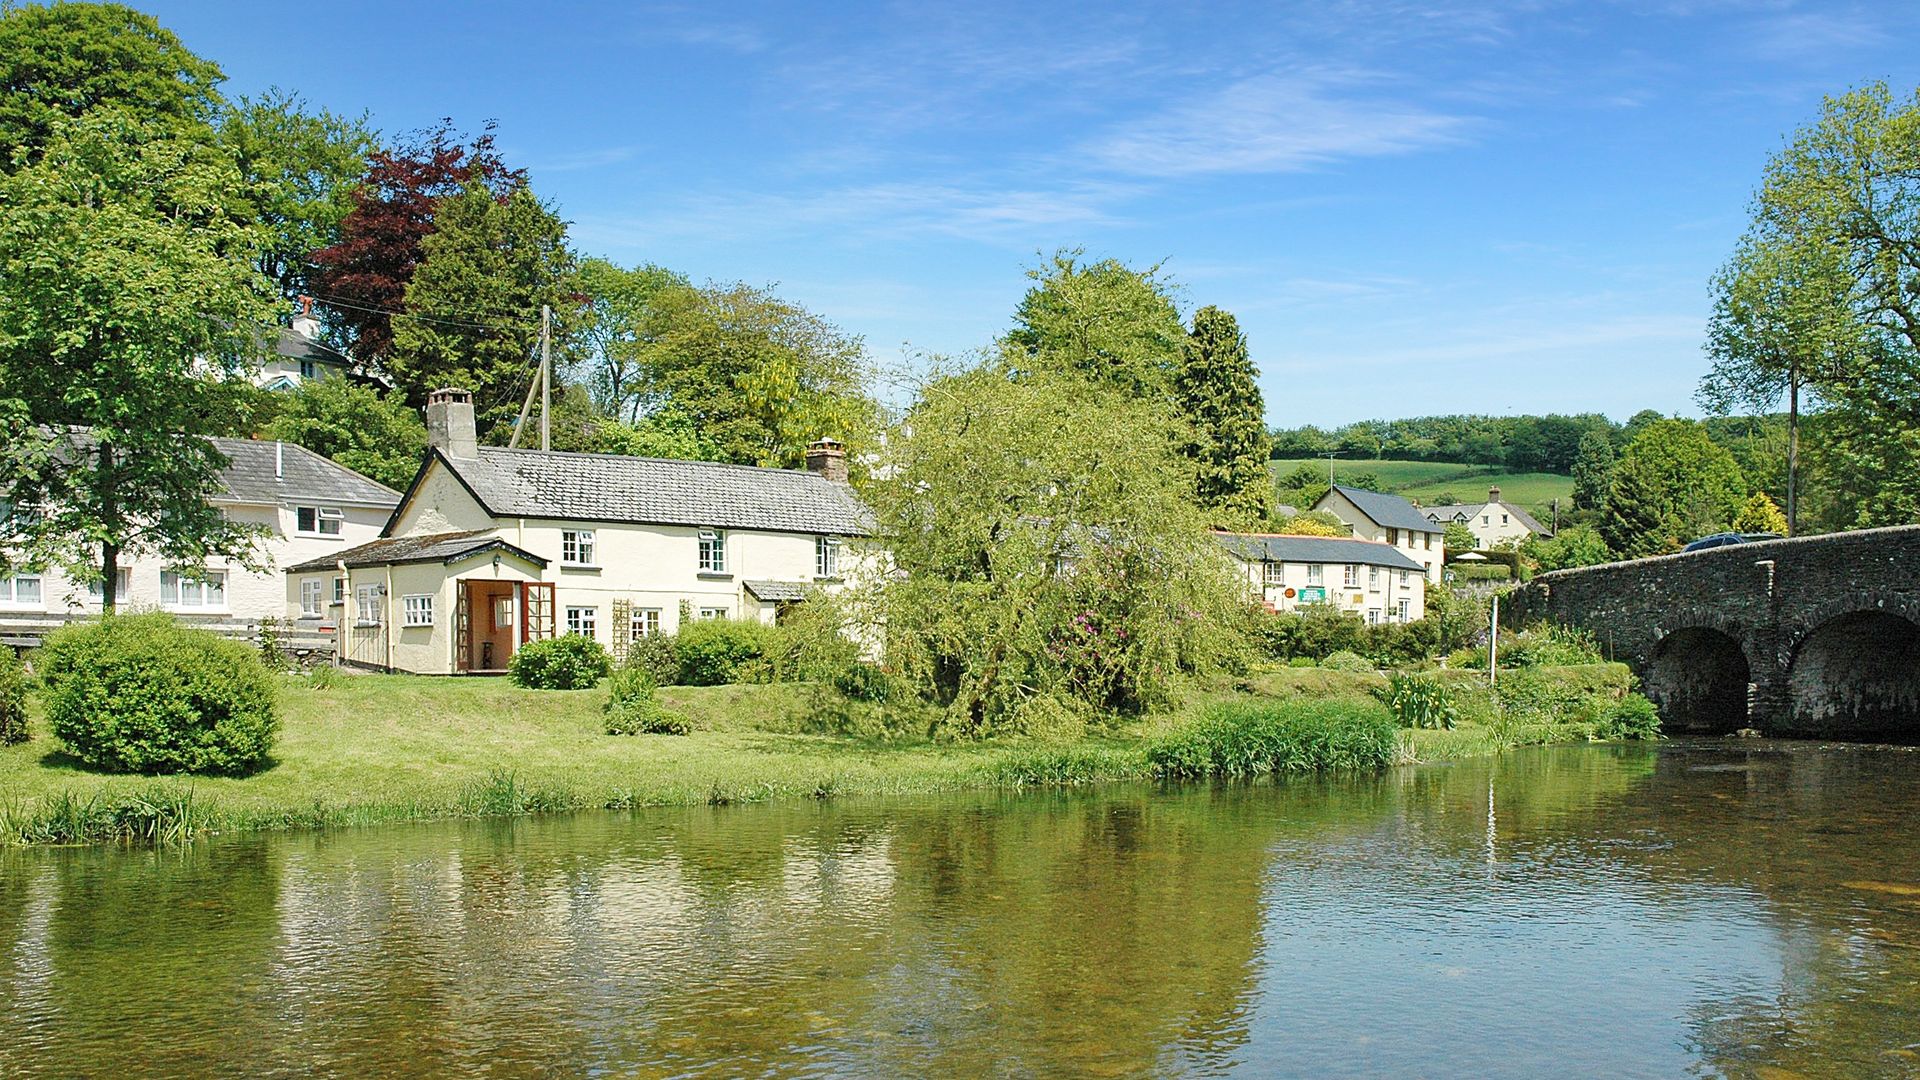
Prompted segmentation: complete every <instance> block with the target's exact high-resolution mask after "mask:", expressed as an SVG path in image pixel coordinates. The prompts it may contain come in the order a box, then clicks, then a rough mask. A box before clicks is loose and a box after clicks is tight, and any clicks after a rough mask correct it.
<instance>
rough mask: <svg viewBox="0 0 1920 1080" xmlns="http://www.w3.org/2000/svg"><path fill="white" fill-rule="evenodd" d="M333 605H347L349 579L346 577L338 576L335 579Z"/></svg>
mask: <svg viewBox="0 0 1920 1080" xmlns="http://www.w3.org/2000/svg"><path fill="white" fill-rule="evenodd" d="M331 606H333V607H346V606H347V579H346V578H343V577H337V578H334V579H333V600H332V601H331Z"/></svg>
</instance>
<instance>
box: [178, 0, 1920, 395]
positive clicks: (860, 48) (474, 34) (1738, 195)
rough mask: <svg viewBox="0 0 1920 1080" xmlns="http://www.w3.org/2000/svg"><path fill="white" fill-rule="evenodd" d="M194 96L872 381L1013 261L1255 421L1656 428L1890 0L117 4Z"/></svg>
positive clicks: (1007, 305)
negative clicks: (866, 372) (1199, 345)
mask: <svg viewBox="0 0 1920 1080" xmlns="http://www.w3.org/2000/svg"><path fill="white" fill-rule="evenodd" d="M148 9H149V10H151V11H153V13H154V14H156V15H157V16H158V17H159V18H160V19H161V21H162V22H163V23H165V24H166V25H167V26H169V27H170V28H172V29H173V30H174V31H175V32H176V33H178V34H180V36H181V37H182V38H183V39H184V40H185V41H186V43H187V44H188V46H189V47H191V48H192V49H194V50H195V51H197V52H199V53H200V54H201V55H203V56H206V57H208V58H210V59H213V60H215V61H216V62H218V63H219V64H220V65H221V66H222V67H223V68H224V69H225V71H226V72H227V74H228V76H229V78H230V82H229V84H228V86H227V89H228V90H229V92H233V93H252V92H257V91H259V90H261V89H264V88H266V87H268V86H275V85H278V86H281V87H285V88H288V89H292V90H297V91H299V92H301V93H303V94H305V95H306V96H307V97H308V99H309V100H311V101H312V102H314V103H316V104H321V105H325V106H327V107H330V108H333V109H336V110H340V111H347V112H356V113H357V112H359V111H361V110H363V109H364V110H366V111H368V112H370V113H371V115H372V119H373V122H374V124H375V125H376V126H377V127H379V128H380V129H382V130H383V131H386V132H390V133H397V132H404V131H408V130H411V129H415V128H418V127H421V126H424V125H427V124H430V123H432V122H433V121H435V120H436V119H438V118H439V117H442V116H450V117H452V118H453V119H454V120H455V122H456V123H458V124H459V125H461V126H463V127H465V128H467V129H469V130H474V129H477V128H479V126H480V125H481V124H482V123H483V122H484V121H486V120H489V119H492V120H497V121H498V122H499V140H500V145H501V146H502V148H503V150H504V151H505V153H506V154H507V156H508V157H509V159H510V160H512V161H513V162H515V163H517V164H523V165H525V166H527V167H528V168H529V169H530V170H531V172H532V175H533V180H534V184H535V187H536V189H537V190H538V191H539V192H540V193H541V194H542V195H543V196H544V197H546V198H547V199H549V200H550V201H552V202H553V203H555V204H556V205H557V207H558V208H559V210H560V211H561V213H562V214H563V215H564V216H565V217H566V218H567V219H569V220H570V221H571V222H572V223H573V225H572V231H573V237H574V241H575V244H576V246H577V247H578V248H579V249H580V250H581V251H582V252H584V253H587V254H593V255H603V256H606V257H609V258H612V259H614V260H616V261H619V262H623V263H634V262H643V261H650V262H656V263H660V264H662V265H665V266H669V267H673V268H675V269H677V270H680V271H682V272H685V273H687V274H689V275H691V276H693V277H694V278H696V279H707V278H710V279H716V280H726V281H732V280H745V281H748V282H751V283H754V284H769V283H773V284H777V286H778V288H779V291H780V292H781V293H782V294H783V295H785V296H788V297H790V298H792V299H794V300H797V301H799V302H801V303H803V304H805V305H806V306H808V307H809V308H811V309H813V310H815V311H817V312H819V313H820V314H822V315H824V316H826V317H827V318H829V319H831V320H833V321H834V322H836V323H838V324H840V325H841V326H843V327H845V328H846V329H848V330H850V331H852V332H855V333H858V334H861V335H863V336H864V337H865V338H866V340H867V342H868V345H869V347H870V348H871V349H872V351H873V353H874V355H875V357H876V359H877V360H878V361H879V362H880V363H881V364H883V365H900V364H903V363H905V362H907V358H909V357H911V356H913V355H915V354H917V353H946V354H953V353H960V352H964V351H966V350H968V349H972V348H976V347H979V346H982V345H984V344H986V343H987V342H989V341H991V340H992V339H993V338H994V337H995V336H996V335H997V334H999V333H1001V332H1002V331H1004V330H1005V329H1006V328H1007V325H1008V320H1009V318H1010V314H1011V312H1012V310H1013V308H1014V305H1015V303H1016V302H1017V301H1018V299H1019V297H1020V294H1021V293H1022V291H1023V290H1024V289H1025V287H1026V284H1027V282H1026V281H1025V279H1024V277H1023V276H1022V274H1023V270H1024V269H1025V268H1026V267H1029V266H1032V265H1034V264H1035V263H1036V262H1037V261H1038V258H1039V253H1041V252H1047V251H1051V250H1053V249H1055V248H1058V247H1063V246H1070V247H1084V248H1086V249H1087V251H1088V252H1089V254H1091V255H1095V256H1107V255H1112V256H1116V257H1118V258H1121V259H1123V260H1125V261H1127V262H1129V263H1133V264H1135V265H1147V264H1152V263H1156V262H1158V263H1163V264H1164V266H1165V272H1166V273H1167V274H1168V275H1169V276H1170V277H1172V278H1173V279H1174V280H1176V281H1178V282H1179V283H1180V284H1181V286H1182V296H1181V299H1182V302H1183V307H1184V308H1185V310H1187V311H1191V309H1192V308H1194V307H1197V306H1200V305H1203V304H1208V303H1212V304H1218V305H1220V306H1222V307H1224V308H1227V309H1228V310H1230V311H1233V312H1234V313H1235V314H1237V315H1238V316H1239V317H1240V320H1241V323H1242V325H1243V326H1244V327H1245V329H1246V331H1247V334H1248V337H1249V339H1250V342H1251V345H1252V349H1253V355H1254V358H1255V360H1256V362H1257V363H1258V364H1259V367H1260V370H1261V376H1262V389H1263V391H1264V393H1265V395H1266V400H1267V411H1268V416H1269V419H1270V420H1271V421H1272V422H1273V423H1275V424H1280V425H1289V426H1290V425H1294V424H1301V423H1309V422H1311V423H1321V424H1336V423H1343V422H1346V421H1350V420H1356V419H1365V418H1370V417H1383V418H1391V417H1398V416H1409V415H1422V414H1429V413H1438V412H1495V413H1504V412H1543V411H1562V412H1572V411H1588V410H1597V411H1602V412H1606V413H1609V414H1611V415H1613V416H1615V417H1616V418H1624V417H1625V416H1627V415H1628V414H1630V413H1632V412H1634V411H1636V410H1638V409H1641V408H1655V409H1660V410H1663V411H1673V410H1686V411H1689V412H1690V411H1692V392H1693V386H1694V384H1695V381H1696V379H1697V378H1698V375H1699V373H1700V371H1701V369H1702V368H1703V366H1704V363H1703V361H1702V360H1701V358H1700V340H1701V332H1702V326H1703V323H1704V319H1705V314H1706V310H1707V303H1708V300H1707V279H1708V277H1709V275H1711V273H1712V272H1713V270H1714V269H1715V267H1716V266H1717V265H1718V264H1719V263H1720V262H1721V260H1722V259H1723V258H1724V257H1725V255H1726V254H1727V252H1728V250H1729V249H1730V247H1731V245H1732V242H1733V240H1734V238H1735V237H1736V236H1737V235H1738V233H1739V232H1740V229H1741V227H1742V225H1743V223H1744V212H1745V207H1746V202H1747V199H1748V196H1749V194H1750V192H1751V191H1752V188H1753V186H1754V184H1755V183H1756V181H1757V180H1758V178H1759V176H1760V173H1761V169H1762V167H1763V166H1764V164H1765V162H1766V160H1767V158H1768V156H1769V155H1770V154H1772V153H1773V152H1774V151H1775V150H1776V149H1778V148H1779V146H1780V145H1781V143H1782V141H1783V139H1784V138H1785V136H1786V135H1787V134H1788V133H1789V132H1790V131H1791V130H1792V129H1793V128H1795V127H1796V126H1798V125H1800V124H1802V123H1804V122H1806V121H1807V120H1809V119H1810V118H1812V117H1813V116H1814V115H1815V113H1816V111H1817V109H1818V107H1819V102H1820V99H1821V97H1822V95H1824V94H1828V93H1835V92H1839V91H1842V90H1845V89H1847V88H1850V87H1853V86H1857V85H1860V84H1862V83H1865V82H1869V81H1873V80H1885V81H1887V82H1889V83H1890V84H1892V85H1893V87H1894V88H1895V90H1896V92H1901V93H1908V92H1911V91H1912V90H1913V88H1914V87H1915V86H1916V85H1920V52H1916V51H1915V50H1914V49H1913V47H1912V44H1913V42H1914V41H1915V40H1916V39H1920V35H1916V30H1920V5H1914V4H1910V3H1895V2H1887V3H1880V4H1801V3H1790V2H1778V3H1751V4H1744V3H1741V4H1737V3H1717V2H1713V0H1693V2H1688V0H1676V2H1671V3H1643V4H1642V3H1613V4H1609V3H1594V2H1573V3H1556V2H1552V0H1525V2H1504V0H1483V2H1473V3H1466V2H1463V3H1459V4H1434V3H1420V2H1395V0H1382V2H1366V0H1361V2H1352V3H1341V2H1337V0H1321V2H1311V3H1306V2H1303V3H1250V4H1245V5H1235V4H1218V5H1211V6H1206V7H1202V6H1199V5H1167V4H1141V5H1130V4H1126V3H1108V4H1102V5H1099V6H1098V7H1097V8H1096V7H1094V6H1092V5H1051V4H1041V3H1031V2H1029V3H1010V4H968V5H951V4H919V5H916V4H899V5H860V4H817V5H803V4H797V3H786V4H767V5H756V4H750V3H733V4H726V5H704V4H690V5H654V6H647V5H639V4H618V5H615V4H605V5H585V4H538V5H536V4H512V5H509V4H487V3H473V4H459V5H455V4H441V5H428V4H414V3H407V2H401V3H395V2H391V0H389V2H386V3H380V4H362V3H335V4H327V5H298V6H296V5H277V4H276V5H269V4H261V3H257V2H252V3H225V2H210V0H196V2H192V3H161V4H150V5H148Z"/></svg>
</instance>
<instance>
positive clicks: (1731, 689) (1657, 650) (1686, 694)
mask: <svg viewBox="0 0 1920 1080" xmlns="http://www.w3.org/2000/svg"><path fill="white" fill-rule="evenodd" d="M1752 680H1753V673H1752V668H1751V666H1750V665H1749V664H1748V663H1747V653H1746V650H1745V649H1744V648H1742V647H1741V645H1740V641H1739V639H1737V638H1735V637H1734V636H1733V635H1731V634H1728V633H1727V632H1726V631H1724V630H1718V629H1715V628H1713V627H1709V626H1683V627H1680V628H1679V629H1677V630H1674V631H1673V632H1671V633H1669V634H1667V635H1666V636H1665V637H1662V638H1661V639H1660V640H1659V642H1657V643H1656V644H1655V645H1654V647H1653V652H1652V655H1651V657H1650V658H1649V659H1648V661H1647V664H1646V678H1645V682H1646V690H1647V696H1648V697H1649V698H1651V699H1653V702H1654V704H1655V705H1658V706H1659V707H1660V719H1661V723H1662V724H1663V725H1664V726H1665V727H1666V729H1667V730H1668V731H1673V732H1682V733H1686V734H1691V735H1726V734H1730V733H1732V732H1735V731H1738V730H1740V729H1741V728H1743V727H1746V726H1747V684H1748V683H1749V682H1751V681H1752Z"/></svg>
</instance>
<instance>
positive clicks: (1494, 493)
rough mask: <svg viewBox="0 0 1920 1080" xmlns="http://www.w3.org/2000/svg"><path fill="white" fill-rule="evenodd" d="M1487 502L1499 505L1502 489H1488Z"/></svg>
mask: <svg viewBox="0 0 1920 1080" xmlns="http://www.w3.org/2000/svg"><path fill="white" fill-rule="evenodd" d="M1487 501H1488V502H1490V503H1497V502H1499V501H1500V489H1499V488H1497V487H1490V488H1488V489H1487Z"/></svg>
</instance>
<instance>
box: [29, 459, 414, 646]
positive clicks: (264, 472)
mask: <svg viewBox="0 0 1920 1080" xmlns="http://www.w3.org/2000/svg"><path fill="white" fill-rule="evenodd" d="M209 441H210V442H212V443H213V445H214V447H215V448H216V449H218V450H219V451H220V453H221V455H222V456H224V457H225V458H226V459H227V466H226V468H224V469H222V470H220V480H221V486H222V490H221V492H220V493H219V494H218V495H216V496H214V497H213V498H212V499H211V500H210V501H211V502H212V503H213V504H214V505H215V506H217V507H219V508H220V510H221V511H222V512H223V513H224V514H225V515H226V516H227V517H229V518H231V519H233V520H235V521H241V522H247V523H251V524H255V525H258V526H260V527H261V531H262V537H261V540H260V552H261V554H262V555H263V556H264V557H265V559H266V561H267V564H268V565H267V567H266V568H265V569H262V570H249V569H247V568H246V567H244V566H241V565H239V564H238V563H236V562H233V561H232V560H229V559H224V558H213V559H208V560H207V561H206V562H205V563H204V564H202V565H200V566H198V567H192V568H182V567H169V566H166V565H163V564H162V563H161V562H160V560H158V559H156V558H154V557H152V556H151V555H141V554H139V553H137V552H135V553H133V554H132V556H131V557H126V558H123V559H122V561H121V563H120V573H119V581H118V582H116V588H115V590H114V593H115V598H116V599H117V601H118V602H119V604H120V607H121V609H122V610H140V609H153V608H158V609H160V610H163V611H170V612H173V613H174V614H176V615H179V616H181V617H183V618H186V619H190V620H193V621H196V622H202V623H215V624H220V623H251V622H258V621H259V620H261V619H266V618H274V619H288V618H292V617H293V616H294V615H295V614H297V613H296V612H295V611H293V610H291V609H290V607H289V605H288V603H287V588H286V578H285V574H284V571H285V568H286V567H288V566H291V565H293V564H295V563H302V562H308V561H311V560H313V559H316V558H324V557H329V556H331V555H333V554H337V553H338V552H340V551H343V550H345V549H346V548H349V547H353V546H355V545H357V544H362V543H365V542H367V541H369V540H372V539H374V538H375V537H377V536H379V535H380V530H381V529H382V528H383V527H385V525H386V522H387V519H388V518H389V517H391V516H392V514H393V508H394V507H395V506H396V505H397V504H398V503H399V502H400V493H399V492H397V491H395V490H393V489H392V488H390V487H387V486H386V485H384V484H380V483H376V482H375V481H373V480H370V479H368V478H367V477H364V476H362V475H360V474H359V473H357V472H354V471H353V470H352V469H349V468H346V467H345V466H343V465H338V464H335V463H334V462H332V461H330V460H328V459H327V458H324V457H322V456H320V455H319V454H316V453H314V452H313V451H311V450H307V449H305V448H303V447H300V446H296V445H294V444H292V443H287V442H276V441H268V440H260V439H225V438H215V439H210V440H209ZM99 611H100V587H99V585H98V584H97V583H94V584H88V583H87V582H85V581H76V580H74V579H73V578H71V577H69V576H67V575H65V574H62V573H60V572H58V571H51V570H50V571H47V572H45V573H32V572H27V571H19V572H16V573H14V574H11V575H6V576H0V624H4V625H5V626H7V627H8V628H10V629H12V630H14V631H16V632H18V633H21V634H24V635H27V636H32V635H35V634H37V633H39V632H41V631H43V630H44V629H46V628H47V627H50V626H53V625H57V624H58V623H61V622H64V621H66V620H68V619H71V618H73V617H75V616H84V615H88V614H98V613H99Z"/></svg>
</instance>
